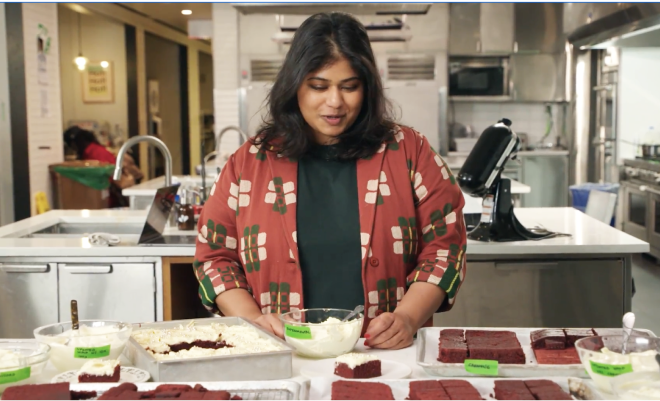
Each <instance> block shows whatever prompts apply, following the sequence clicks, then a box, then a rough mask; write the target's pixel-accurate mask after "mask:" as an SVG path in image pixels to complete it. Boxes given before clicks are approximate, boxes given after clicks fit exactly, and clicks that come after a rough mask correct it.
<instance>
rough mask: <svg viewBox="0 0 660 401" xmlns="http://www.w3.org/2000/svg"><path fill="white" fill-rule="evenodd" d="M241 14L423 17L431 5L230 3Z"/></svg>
mask: <svg viewBox="0 0 660 401" xmlns="http://www.w3.org/2000/svg"><path fill="white" fill-rule="evenodd" d="M231 5H232V6H233V7H234V8H235V9H237V10H238V11H239V12H240V13H242V14H298V15H312V14H315V13H320V12H332V11H343V12H347V13H351V14H356V15H401V14H417V15H423V14H426V13H427V12H428V11H429V8H430V7H431V3H231Z"/></svg>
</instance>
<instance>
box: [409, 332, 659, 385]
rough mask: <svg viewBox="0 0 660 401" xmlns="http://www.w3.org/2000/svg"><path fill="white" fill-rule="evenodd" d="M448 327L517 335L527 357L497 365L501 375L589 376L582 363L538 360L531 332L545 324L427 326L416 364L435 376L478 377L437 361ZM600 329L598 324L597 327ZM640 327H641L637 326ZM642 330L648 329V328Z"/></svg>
mask: <svg viewBox="0 0 660 401" xmlns="http://www.w3.org/2000/svg"><path fill="white" fill-rule="evenodd" d="M445 329H461V330H506V331H512V332H514V333H515V334H516V336H517V337H518V341H519V342H520V345H521V346H522V349H523V352H524V353H525V359H526V361H527V363H526V364H524V365H516V364H505V363H501V364H499V365H498V376H499V377H539V376H547V377H553V376H573V377H581V378H589V375H588V374H587V371H586V370H585V369H584V366H583V365H582V364H581V363H578V364H571V365H546V364H543V365H541V364H539V363H537V362H536V356H535V355H534V350H532V341H531V339H530V338H529V335H530V334H531V332H532V331H535V330H541V329H542V328H506V327H424V328H421V329H420V330H419V331H418V332H417V341H418V343H417V364H418V365H419V366H421V367H422V368H424V370H425V371H426V373H428V374H430V375H433V376H446V377H458V376H461V377H479V376H478V375H475V374H473V373H468V372H466V371H465V365H464V364H462V363H442V362H440V361H438V359H437V358H438V343H439V341H440V340H439V337H440V331H441V330H445ZM596 330H598V328H596ZM635 330H638V329H635ZM639 331H642V332H646V333H649V334H651V335H653V336H655V334H653V332H651V331H649V330H641V329H639Z"/></svg>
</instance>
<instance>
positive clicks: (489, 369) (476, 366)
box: [465, 359, 498, 376]
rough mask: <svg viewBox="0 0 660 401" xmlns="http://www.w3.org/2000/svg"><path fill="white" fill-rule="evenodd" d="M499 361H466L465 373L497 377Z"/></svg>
mask: <svg viewBox="0 0 660 401" xmlns="http://www.w3.org/2000/svg"><path fill="white" fill-rule="evenodd" d="M497 367H498V363H497V361H488V360H484V359H466V360H465V371H466V372H468V373H474V374H475V375H482V376H497Z"/></svg>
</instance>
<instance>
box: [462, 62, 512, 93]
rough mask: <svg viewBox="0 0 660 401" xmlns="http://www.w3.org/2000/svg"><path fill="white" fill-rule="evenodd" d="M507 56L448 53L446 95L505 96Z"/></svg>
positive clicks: (507, 68) (507, 81) (507, 83)
mask: <svg viewBox="0 0 660 401" xmlns="http://www.w3.org/2000/svg"><path fill="white" fill-rule="evenodd" d="M509 86H510V84H509V58H508V57H450V58H449V96H450V98H452V99H454V100H461V99H465V100H478V99H497V98H499V99H509V98H510V89H509Z"/></svg>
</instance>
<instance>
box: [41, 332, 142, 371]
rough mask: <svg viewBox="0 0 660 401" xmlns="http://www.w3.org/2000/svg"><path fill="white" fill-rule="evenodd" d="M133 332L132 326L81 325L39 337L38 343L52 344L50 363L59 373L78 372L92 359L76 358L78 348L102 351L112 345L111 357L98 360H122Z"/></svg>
mask: <svg viewBox="0 0 660 401" xmlns="http://www.w3.org/2000/svg"><path fill="white" fill-rule="evenodd" d="M130 333H131V327H130V326H123V327H120V326H116V325H105V326H92V327H90V326H87V325H86V324H82V323H81V325H80V327H79V329H78V330H71V329H69V330H66V331H64V332H62V333H59V334H56V335H43V334H36V333H35V336H36V337H37V341H40V342H44V343H46V344H48V345H50V348H51V353H50V360H51V362H52V363H53V365H54V366H55V368H57V370H59V371H60V372H65V371H68V370H78V369H80V368H82V366H83V365H84V364H85V363H86V362H88V361H89V360H90V358H81V357H80V355H79V356H78V357H76V349H77V348H78V349H81V348H99V347H106V346H110V354H109V355H107V356H104V357H100V358H94V359H97V360H105V359H119V356H120V355H121V354H122V352H124V348H125V346H126V342H127V341H128V338H129V335H130Z"/></svg>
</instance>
